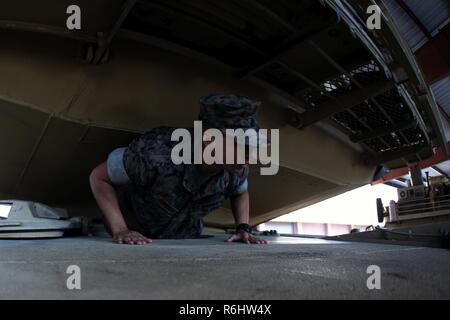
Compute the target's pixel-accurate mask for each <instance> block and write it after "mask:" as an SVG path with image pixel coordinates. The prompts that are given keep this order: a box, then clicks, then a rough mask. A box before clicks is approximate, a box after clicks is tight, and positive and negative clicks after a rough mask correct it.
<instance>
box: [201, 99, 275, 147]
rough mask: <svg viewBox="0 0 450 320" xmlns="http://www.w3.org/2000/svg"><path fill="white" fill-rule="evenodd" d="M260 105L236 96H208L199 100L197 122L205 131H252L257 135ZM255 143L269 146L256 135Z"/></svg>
mask: <svg viewBox="0 0 450 320" xmlns="http://www.w3.org/2000/svg"><path fill="white" fill-rule="evenodd" d="M260 105H261V102H259V101H255V100H252V99H250V98H248V97H244V96H240V95H236V94H224V93H219V94H209V95H207V96H204V97H202V98H200V114H199V120H201V121H202V124H203V127H204V128H206V129H209V128H216V129H220V130H225V129H239V128H240V129H243V130H244V131H245V130H247V129H254V130H255V132H256V133H258V132H259V127H258V122H257V120H256V114H257V110H258V107H259V106H260ZM257 141H258V142H257V145H258V146H263V145H268V144H269V142H268V141H267V139H266V138H265V137H262V136H261V135H257ZM246 144H250V143H249V141H246ZM257 145H255V146H257Z"/></svg>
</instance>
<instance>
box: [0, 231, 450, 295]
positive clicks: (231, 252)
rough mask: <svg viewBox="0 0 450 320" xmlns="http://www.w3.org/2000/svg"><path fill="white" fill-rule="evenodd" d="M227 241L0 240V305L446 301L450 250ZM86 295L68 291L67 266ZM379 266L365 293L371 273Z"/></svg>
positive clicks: (291, 241)
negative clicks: (76, 272) (377, 285)
mask: <svg viewBox="0 0 450 320" xmlns="http://www.w3.org/2000/svg"><path fill="white" fill-rule="evenodd" d="M225 239H226V235H217V236H214V237H212V238H207V239H199V240H159V241H158V240H157V241H154V243H152V244H150V245H147V246H129V245H117V244H114V243H113V242H111V239H109V238H94V237H74V238H61V239H47V240H0V298H1V299H336V298H337V299H405V298H406V299H416V298H425V299H443V298H446V299H449V298H450V277H449V265H450V251H447V250H443V249H430V248H419V247H406V246H391V245H378V244H366V243H348V242H346V243H344V242H333V241H323V240H318V239H302V238H286V237H278V238H275V237H266V239H267V240H268V241H270V243H269V244H268V245H259V246H257V245H244V244H234V243H233V244H228V243H225V242H224V240H225ZM70 265H78V266H79V267H80V269H81V290H68V289H67V286H66V281H67V278H68V277H69V276H70V275H69V274H67V273H66V271H67V268H68V266H70ZM370 265H377V266H379V267H380V269H381V290H369V289H368V288H367V285H366V282H367V279H368V277H369V276H370V274H367V268H368V267H369V266H370Z"/></svg>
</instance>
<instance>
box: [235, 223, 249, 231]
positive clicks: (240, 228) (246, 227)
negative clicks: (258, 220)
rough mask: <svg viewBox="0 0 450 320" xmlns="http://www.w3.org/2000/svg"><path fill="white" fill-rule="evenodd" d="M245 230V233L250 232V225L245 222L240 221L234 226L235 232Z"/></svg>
mask: <svg viewBox="0 0 450 320" xmlns="http://www.w3.org/2000/svg"><path fill="white" fill-rule="evenodd" d="M239 231H245V232H247V233H252V227H251V226H250V225H249V224H247V223H241V224H240V225H238V226H237V227H236V232H239Z"/></svg>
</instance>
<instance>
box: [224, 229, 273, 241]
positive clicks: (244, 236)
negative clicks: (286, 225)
mask: <svg viewBox="0 0 450 320" xmlns="http://www.w3.org/2000/svg"><path fill="white" fill-rule="evenodd" d="M227 242H243V243H252V244H267V241H266V240H262V239H258V238H256V237H255V236H254V235H252V234H251V233H248V232H245V231H239V232H236V233H235V234H233V235H232V236H231V237H229V238H228V240H227Z"/></svg>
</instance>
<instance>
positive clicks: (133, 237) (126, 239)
mask: <svg viewBox="0 0 450 320" xmlns="http://www.w3.org/2000/svg"><path fill="white" fill-rule="evenodd" d="M113 240H114V242H117V243H118V244H140V245H142V244H148V243H151V242H152V240H151V239H149V238H146V237H144V236H143V235H142V234H140V233H139V232H137V231H132V230H125V231H121V232H118V233H117V234H115V235H114V236H113Z"/></svg>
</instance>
